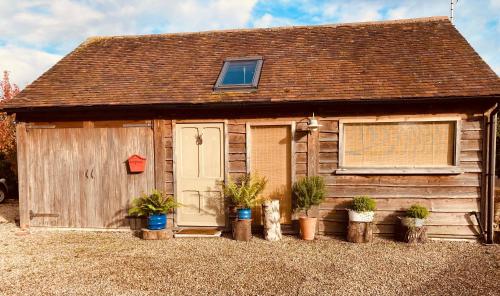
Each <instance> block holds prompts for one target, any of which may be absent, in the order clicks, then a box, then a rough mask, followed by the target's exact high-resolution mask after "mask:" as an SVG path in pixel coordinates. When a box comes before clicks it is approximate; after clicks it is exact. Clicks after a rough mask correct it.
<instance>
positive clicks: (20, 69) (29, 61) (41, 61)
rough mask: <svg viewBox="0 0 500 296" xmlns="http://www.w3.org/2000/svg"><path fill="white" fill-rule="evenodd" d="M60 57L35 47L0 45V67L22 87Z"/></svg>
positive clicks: (12, 80)
mask: <svg viewBox="0 0 500 296" xmlns="http://www.w3.org/2000/svg"><path fill="white" fill-rule="evenodd" d="M61 58H62V56H60V55H55V54H49V53H46V52H44V51H41V50H37V49H27V48H21V47H15V46H10V45H9V46H5V47H0V69H2V70H7V71H9V73H10V80H11V82H14V83H16V84H18V85H19V86H21V87H23V86H25V85H27V84H29V83H31V82H32V81H33V80H34V79H35V78H36V77H37V76H39V75H40V74H42V73H43V72H45V71H47V70H48V69H49V68H50V67H51V66H52V65H54V64H55V63H57V61H59V60H60V59H61Z"/></svg>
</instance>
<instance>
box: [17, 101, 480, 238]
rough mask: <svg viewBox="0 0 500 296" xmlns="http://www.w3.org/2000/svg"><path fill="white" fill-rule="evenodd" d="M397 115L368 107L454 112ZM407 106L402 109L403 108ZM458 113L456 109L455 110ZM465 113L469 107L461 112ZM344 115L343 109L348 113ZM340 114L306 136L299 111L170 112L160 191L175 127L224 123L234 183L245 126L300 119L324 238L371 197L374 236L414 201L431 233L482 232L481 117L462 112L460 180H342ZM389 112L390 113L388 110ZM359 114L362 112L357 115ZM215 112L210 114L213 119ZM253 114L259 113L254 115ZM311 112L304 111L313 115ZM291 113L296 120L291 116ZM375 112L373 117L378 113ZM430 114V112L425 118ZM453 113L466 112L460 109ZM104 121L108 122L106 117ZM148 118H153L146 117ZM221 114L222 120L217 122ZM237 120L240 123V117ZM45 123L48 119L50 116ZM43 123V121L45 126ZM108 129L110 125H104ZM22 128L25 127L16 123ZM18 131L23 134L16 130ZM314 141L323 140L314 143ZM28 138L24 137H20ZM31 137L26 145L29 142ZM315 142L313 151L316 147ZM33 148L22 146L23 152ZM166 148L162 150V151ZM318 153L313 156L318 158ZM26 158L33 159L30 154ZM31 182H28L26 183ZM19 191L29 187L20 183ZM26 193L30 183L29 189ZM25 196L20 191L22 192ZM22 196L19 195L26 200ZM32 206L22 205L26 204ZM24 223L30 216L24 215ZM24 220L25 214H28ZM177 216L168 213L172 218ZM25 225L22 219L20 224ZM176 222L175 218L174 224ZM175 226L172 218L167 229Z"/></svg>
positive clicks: (297, 160)
mask: <svg viewBox="0 0 500 296" xmlns="http://www.w3.org/2000/svg"><path fill="white" fill-rule="evenodd" d="M397 108H398V109H397V110H398V112H396V111H394V110H393V109H391V108H388V109H387V110H386V109H385V108H383V110H382V109H381V108H379V109H377V110H370V114H368V115H369V116H375V115H376V114H384V115H389V114H391V115H397V116H400V114H404V115H407V114H411V115H418V116H439V115H436V114H439V112H442V113H446V114H450V113H449V112H448V110H444V109H439V110H436V111H435V112H428V113H426V112H420V110H419V109H418V110H417V109H413V107H412V108H410V107H407V108H406V109H404V108H402V107H397ZM401 108H402V109H401ZM453 108H455V107H453ZM474 108H475V107H474V106H471V110H473V111H470V112H471V113H472V112H474V114H480V113H481V112H478V111H479V110H476V109H474ZM461 109H465V107H463V106H462V107H461ZM342 110H344V109H342ZM342 110H340V109H339V110H335V113H323V114H318V112H317V110H316V115H317V117H318V119H320V124H321V125H322V126H321V127H320V129H319V131H316V132H313V133H308V132H307V129H306V125H307V117H305V116H298V115H297V114H296V113H295V112H288V111H286V110H281V111H280V112H277V113H276V114H278V115H275V116H269V114H266V113H265V112H264V113H263V114H260V113H259V112H256V111H255V110H247V111H246V112H247V113H248V114H247V115H246V116H241V117H240V114H232V115H230V114H224V113H222V114H218V113H217V114H218V115H217V117H216V116H215V115H214V114H216V113H215V112H210V111H206V112H205V111H204V112H203V114H204V116H203V117H200V118H198V117H197V116H196V114H193V115H192V116H191V117H189V118H186V115H184V116H183V117H179V118H181V119H174V116H173V115H172V114H170V113H167V112H166V111H165V112H166V113H165V116H158V117H155V118H156V119H154V121H153V127H154V136H153V141H154V143H155V147H154V154H155V175H154V180H155V186H156V187H157V188H159V189H162V190H165V191H166V192H167V193H168V194H174V187H175V174H174V167H175V164H174V155H173V154H174V149H173V147H174V145H175V144H174V143H175V139H174V137H173V129H174V128H175V124H176V123H182V122H206V121H212V122H224V123H225V124H226V141H227V143H226V148H227V149H226V150H227V151H226V166H225V167H226V172H227V176H228V177H231V178H236V177H238V176H240V175H242V174H244V173H245V172H247V159H246V155H247V147H246V145H247V143H246V139H247V138H246V133H247V123H250V124H252V123H259V122H260V123H262V122H265V123H267V124H269V123H276V124H277V125H279V124H283V123H284V122H294V123H295V127H296V132H295V135H294V143H293V147H294V148H293V151H294V155H293V157H294V161H293V164H294V166H295V168H294V172H295V173H294V176H292V177H293V179H295V180H296V179H298V178H300V177H303V176H306V175H308V174H319V175H321V176H323V177H324V178H325V180H326V183H327V193H328V194H327V195H328V196H327V198H326V200H325V202H324V203H323V204H322V205H321V206H320V207H319V209H318V210H317V214H318V217H319V218H320V221H319V225H318V227H319V228H318V230H319V232H320V233H322V234H342V233H344V232H345V231H346V227H347V223H346V222H347V221H346V220H347V216H346V211H345V209H346V207H347V206H348V205H349V203H350V201H351V200H352V197H354V196H356V195H365V194H366V195H370V196H372V197H374V198H376V199H377V203H378V210H377V215H376V217H377V218H376V227H375V229H374V231H375V232H376V233H378V234H382V235H391V234H392V233H393V231H394V229H395V228H394V223H395V222H396V216H397V215H401V214H403V213H404V210H405V209H407V208H408V207H409V206H410V205H411V204H413V203H419V204H422V205H425V206H427V207H428V208H429V209H430V210H431V212H432V213H431V217H430V218H429V225H430V226H429V235H430V236H442V237H472V236H475V235H477V234H478V231H479V230H478V228H477V226H476V220H475V218H474V217H473V216H470V215H469V213H470V212H471V211H479V210H480V200H481V190H482V189H483V186H482V184H483V183H482V182H483V181H482V174H483V167H484V165H483V160H484V157H485V155H486V153H485V152H484V148H483V131H484V128H483V116H482V115H462V118H463V120H462V127H461V143H460V151H461V152H460V168H461V169H463V170H464V173H463V174H458V175H337V174H335V170H336V169H337V167H338V159H339V147H338V141H339V131H338V126H339V125H338V120H339V118H340V117H339V116H344V115H343V114H339V112H340V111H342ZM386 111H387V112H386ZM356 112H357V111H356ZM356 112H354V111H352V112H351V113H350V115H349V116H354V117H356V116H360V117H362V116H365V115H366V114H365V113H367V112H365V113H362V114H361V113H360V114H357V113H356ZM208 113H210V114H212V115H211V116H208V115H207V114H208ZM250 113H252V114H253V116H250V115H249V114H250ZM311 113H312V112H309V111H308V110H306V111H303V112H302V114H311ZM292 114H293V115H292ZM374 114H375V115H374ZM426 114H427V115H426ZM453 114H461V113H460V112H456V113H453ZM100 116H102V117H104V114H101V115H100ZM142 116H143V119H144V118H152V117H149V116H146V115H144V114H143V115H142ZM219 116H220V117H219ZM235 117H238V118H235ZM44 119H45V120H44V121H47V119H46V118H44ZM40 124H43V123H40ZM103 128H106V127H103ZM18 129H21V133H22V125H19V126H18ZM18 132H19V131H18ZM313 137H317V139H316V140H315V139H314V138H313ZM21 139H22V135H21ZM26 141H28V140H25V142H26ZM313 144H314V145H315V147H316V149H314V148H313V147H312V146H311V145H313ZM23 145H24V146H26V145H28V143H24V144H23V143H21V145H20V147H23ZM158 145H160V148H159V147H158ZM20 151H21V153H20V162H24V163H25V164H24V165H25V167H24V168H23V166H22V165H21V164H20V178H21V179H20V182H21V183H22V182H23V181H22V178H23V177H22V176H23V174H22V172H24V171H25V173H24V176H25V177H26V176H27V175H28V174H30V173H31V171H30V168H29V167H26V162H25V161H23V160H22V157H23V155H24V153H22V148H21V150H20ZM312 153H315V156H314V155H312ZM24 157H28V156H24ZM311 161H314V162H315V164H316V169H312V167H313V165H312V163H311ZM25 179H27V178H25ZM20 187H21V188H20V189H21V191H22V190H23V184H20ZM24 187H26V188H25V189H24V190H27V189H28V188H27V184H24ZM21 195H22V193H21ZM22 198H23V197H22V196H21V197H20V200H23V199H22ZM29 202H30V203H37V202H38V201H37V200H29ZM26 204H27V203H26V202H25V203H22V206H24V207H26ZM21 214H22V215H21V218H22V217H25V218H24V220H26V219H27V218H26V216H27V213H26V212H22V213H21ZM23 215H24V216H23ZM172 217H173V215H169V218H170V220H172ZM21 222H22V221H21ZM172 222H173V221H172ZM171 225H173V223H171V221H169V226H171Z"/></svg>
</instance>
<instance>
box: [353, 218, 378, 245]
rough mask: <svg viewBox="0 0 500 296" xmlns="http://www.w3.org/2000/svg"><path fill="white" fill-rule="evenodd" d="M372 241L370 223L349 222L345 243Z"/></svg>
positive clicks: (371, 224) (371, 226)
mask: <svg viewBox="0 0 500 296" xmlns="http://www.w3.org/2000/svg"><path fill="white" fill-rule="evenodd" d="M372 240H373V223H372V222H353V221H349V226H348V229H347V241H349V242H351V243H370V242H372Z"/></svg>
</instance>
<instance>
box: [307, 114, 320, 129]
mask: <svg viewBox="0 0 500 296" xmlns="http://www.w3.org/2000/svg"><path fill="white" fill-rule="evenodd" d="M320 126H321V125H320V124H319V123H318V120H317V119H316V118H315V117H314V112H313V116H312V118H309V122H308V123H307V129H308V130H309V131H310V132H313V131H315V130H317V129H318V128H319V127H320Z"/></svg>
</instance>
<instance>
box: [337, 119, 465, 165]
mask: <svg viewBox="0 0 500 296" xmlns="http://www.w3.org/2000/svg"><path fill="white" fill-rule="evenodd" d="M455 128H456V122H455V121H437V122H383V123H379V122H376V123H375V122H362V123H344V163H343V166H345V167H444V166H451V165H454V161H453V160H454V150H455Z"/></svg>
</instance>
